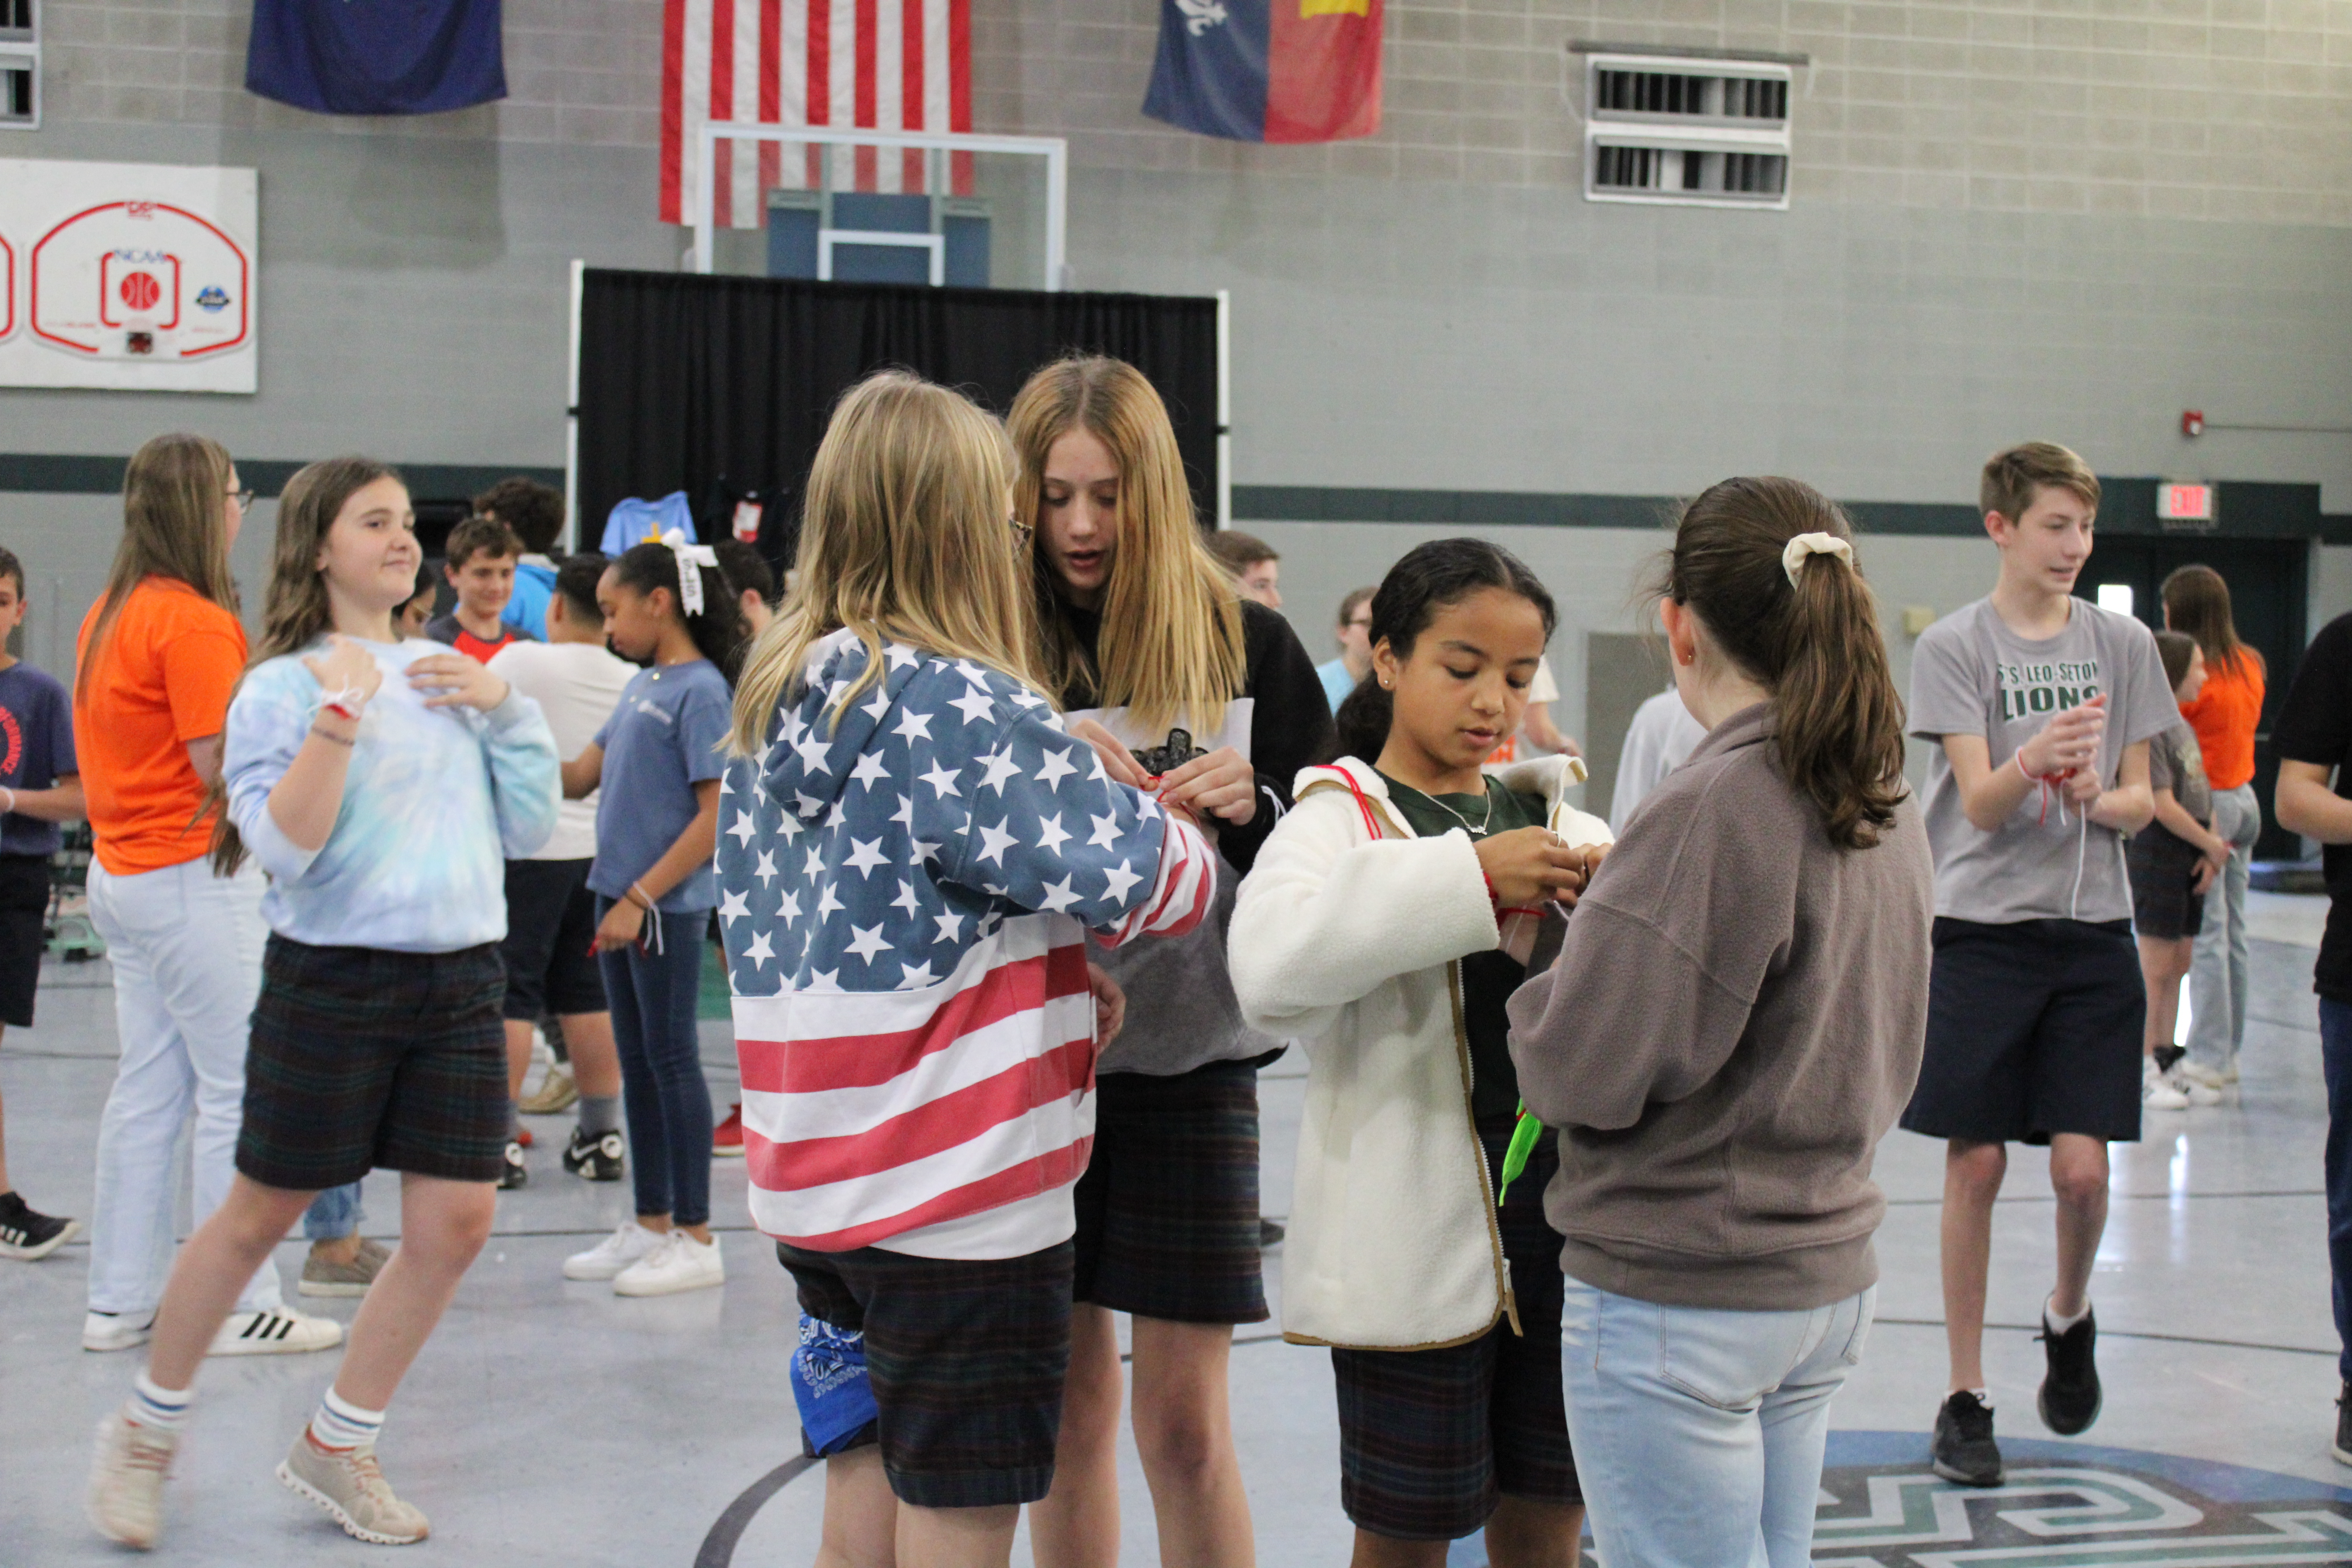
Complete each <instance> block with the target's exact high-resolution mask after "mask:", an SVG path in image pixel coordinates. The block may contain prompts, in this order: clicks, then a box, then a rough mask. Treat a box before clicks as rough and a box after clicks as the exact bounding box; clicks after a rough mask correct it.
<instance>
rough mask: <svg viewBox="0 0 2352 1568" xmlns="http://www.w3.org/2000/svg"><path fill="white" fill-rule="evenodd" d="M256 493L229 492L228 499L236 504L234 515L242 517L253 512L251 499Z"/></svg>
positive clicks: (246, 491) (251, 491)
mask: <svg viewBox="0 0 2352 1568" xmlns="http://www.w3.org/2000/svg"><path fill="white" fill-rule="evenodd" d="M256 494H257V492H256V491H254V490H249V489H244V490H231V491H229V492H228V499H229V500H233V501H235V502H236V515H237V516H239V517H243V516H244V515H245V514H246V513H247V512H249V511H251V510H253V498H254V496H255V495H256Z"/></svg>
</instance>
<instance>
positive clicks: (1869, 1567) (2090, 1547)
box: [1813, 1432, 2352, 1568]
mask: <svg viewBox="0 0 2352 1568" xmlns="http://www.w3.org/2000/svg"><path fill="white" fill-rule="evenodd" d="M1925 1448H1926V1439H1924V1438H1923V1437H1920V1436H1916V1435H1906V1434H1895V1433H1863V1432H1850V1433H1839V1434H1837V1435H1836V1436H1833V1437H1832V1441H1831V1452H1830V1461H1831V1462H1830V1467H1829V1468H1826V1469H1825V1470H1824V1471H1823V1473H1822V1497H1821V1510H1820V1513H1819V1515H1818V1521H1817V1522H1816V1523H1815V1525H1814V1529H1813V1565H1814V1568H1896V1565H1897V1564H1900V1565H1902V1568H2157V1565H2161V1568H2238V1565H2240V1564H2244V1565H2249V1568H2252V1565H2255V1564H2270V1563H2352V1492H2347V1491H2345V1490H2342V1489H2338V1488H2336V1487H2333V1486H2330V1485H2328V1484H2327V1483H2326V1482H2323V1481H2309V1480H2304V1479H2299V1478H2296V1477H2294V1476H2284V1475H2276V1474H2273V1473H2272V1472H2270V1471H2267V1470H2252V1469H2246V1468H2242V1467H2239V1466H2235V1465H2223V1464H2215V1463H2210V1462H2207V1461H2203V1460H2193V1459H2181V1458H2174V1457H2172V1456H2170V1455H2164V1454H2148V1453H2141V1452H2137V1451H2136V1450H2132V1449H2124V1448H2099V1447H2086V1446H2081V1445H2075V1444H2063V1443H2049V1442H2015V1441H2004V1442H2003V1443H2002V1444H2001V1448H2002V1453H2003V1458H2005V1459H2006V1460H2007V1463H2008V1472H2009V1473H2008V1479H2006V1480H2005V1481H2004V1483H2003V1484H2002V1485H2000V1486H1999V1487H1993V1488H1985V1489H1979V1488H1973V1487H1958V1486H1954V1485H1952V1484H1951V1483H1950V1482H1948V1481H1946V1480H1943V1479H1939V1478H1938V1477H1937V1475H1936V1474H1935V1473H1934V1472H1933V1471H1932V1470H1930V1469H1929V1468H1927V1455H1926V1453H1925ZM1898 1453H1899V1454H1900V1455H1901V1457H1899V1458H1898V1457H1897V1456H1898ZM1840 1460H1844V1461H1846V1462H1845V1463H1843V1464H1841V1463H1840V1462H1839V1461H1840Z"/></svg>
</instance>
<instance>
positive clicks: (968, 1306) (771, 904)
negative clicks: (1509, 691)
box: [719, 373, 1215, 1563]
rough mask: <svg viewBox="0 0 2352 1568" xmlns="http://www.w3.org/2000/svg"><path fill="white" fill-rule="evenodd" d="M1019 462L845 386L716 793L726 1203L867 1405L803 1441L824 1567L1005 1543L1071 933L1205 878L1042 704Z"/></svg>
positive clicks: (886, 389) (1041, 1417) (1062, 1312)
mask: <svg viewBox="0 0 2352 1568" xmlns="http://www.w3.org/2000/svg"><path fill="white" fill-rule="evenodd" d="M1015 472H1016V469H1015V465H1014V459H1013V453H1012V450H1011V448H1010V447H1009V446H1008V444H1007V443H1006V441H1005V438H1004V435H1003V429H1002V427H1001V426H998V425H997V423H996V422H995V420H993V419H992V418H991V417H990V416H987V415H986V414H983V413H982V412H981V410H979V409H978V408H976V407H974V406H973V405H971V403H969V402H967V401H966V400H965V399H964V398H963V397H961V395H958V394H956V393H954V392H951V391H949V390H947V389H945V388H942V387H939V386H934V385H932V384H929V383H927V382H923V381H921V380H919V379H917V378H915V377H913V376H909V375H906V374H898V373H886V374H881V375H877V376H875V377H873V378H871V379H869V380H867V381H866V382H864V383H862V384H860V385H858V386H857V387H856V388H854V389H852V390H851V392H850V393H849V394H848V395H846V396H845V398H844V399H843V401H842V403H841V405H840V406H839V407H838V409H836V411H835V415H834V418H833V422H832V425H831V426H830V427H829V429H828V430H827V432H826V435H825V438H824V444H823V445H822V446H821V447H819V449H818V452H817V457H816V462H815V466H814V468H813V469H812V470H811V473H810V476H809V483H808V489H807V492H806V503H805V513H804V517H803V524H802V535H801V552H800V560H799V587H798V591H797V593H796V594H795V595H794V596H793V600H792V602H791V603H790V605H788V606H787V607H786V608H785V610H784V611H783V613H782V615H781V616H779V617H778V619H777V620H776V622H775V623H774V624H773V625H772V626H770V628H769V629H768V631H767V632H766V633H765V634H763V635H762V637H761V639H760V641H759V643H758V645H757V646H756V647H755V648H754V650H753V652H752V655H751V661H750V665H749V667H748V668H747V669H746V670H745V672H744V675H743V677H742V679H741V681H740V685H739V687H738V689H737V694H736V703H735V730H734V737H733V751H734V753H735V755H734V756H733V758H732V760H731V761H730V764H729V766H728V770H727V774H726V777H725V779H724V781H723V783H722V786H721V795H720V801H719V885H720V903H719V917H720V921H721V925H722V929H723V931H724V932H725V937H726V946H727V957H728V964H729V972H730V973H729V978H730V990H731V992H732V994H733V997H734V1014H735V1033H736V1040H737V1048H738V1051H739V1053H740V1058H741V1066H742V1074H743V1089H744V1103H743V1125H744V1152H745V1156H746V1162H747V1164H748V1165H749V1168H750V1174H751V1215H752V1218H753V1220H754V1221H755V1222H756V1223H757V1224H758V1225H759V1226H760V1228H761V1230H762V1231H764V1232H766V1233H767V1234H769V1235H770V1236H772V1237H775V1238H776V1241H777V1244H778V1246H777V1250H778V1253H779V1256H780V1257H781V1258H782V1261H783V1263H784V1265H785V1267H786V1268H789V1269H791V1271H792V1272H793V1277H794V1279H795V1281H796V1283H797V1285H798V1288H799V1293H800V1301H801V1306H802V1308H803V1311H805V1312H806V1313H807V1314H808V1315H809V1316H810V1317H813V1318H814V1319H816V1320H818V1321H821V1322H823V1323H824V1324H827V1325H829V1326H831V1327H832V1328H834V1329H836V1330H840V1331H847V1332H852V1333H856V1332H860V1331H862V1332H863V1333H864V1335H865V1339H866V1358H867V1366H868V1370H869V1373H870V1376H871V1379H872V1384H873V1393H874V1397H875V1403H876V1406H877V1420H876V1421H875V1422H874V1423H873V1429H872V1431H871V1432H870V1433H865V1434H860V1435H859V1436H858V1437H857V1438H856V1439H853V1440H852V1442H851V1445H850V1446H849V1447H846V1449H845V1450H841V1451H837V1452H835V1453H834V1455H833V1457H832V1458H830V1459H829V1460H828V1465H827V1501H826V1533H827V1537H828V1542H829V1543H832V1544H833V1545H835V1547H836V1549H837V1550H838V1551H840V1552H841V1553H842V1554H843V1555H845V1556H846V1557H847V1558H848V1559H849V1560H852V1561H863V1560H866V1558H867V1556H868V1555H871V1556H873V1557H876V1558H877V1559H881V1560H887V1557H888V1555H889V1551H890V1546H891V1543H892V1542H895V1546H896V1551H897V1553H898V1556H899V1558H900V1559H901V1560H908V1561H919V1562H924V1563H1004V1562H1005V1561H1006V1559H1007V1557H1008V1555H1009V1553H1010V1551H1011V1545H1012V1538H1013V1524H1014V1521H1015V1519H1016V1517H1017V1515H1018V1511H1019V1505H1020V1504H1022V1503H1024V1502H1032V1501H1034V1500H1037V1499H1039V1498H1042V1497H1043V1496H1045V1491H1046V1489H1047V1488H1048V1487H1049V1486H1050V1485H1051V1482H1052V1479H1053V1458H1054V1447H1055V1435H1056V1428H1057V1426H1058V1422H1059V1416H1060V1408H1061V1392H1062V1377H1063V1371H1064V1368H1065V1365H1066V1362H1067V1359H1068V1352H1069V1323H1070V1291H1071V1251H1072V1249H1071V1246H1070V1237H1071V1234H1072V1231H1073V1229H1074V1223H1075V1222H1074V1216H1073V1212H1072V1207H1071V1200H1070V1190H1071V1187H1072V1186H1073V1184H1075V1183H1076V1180H1077V1178H1078V1176H1079V1174H1080V1173H1082V1172H1083V1171H1084V1170H1085V1168H1086V1163H1087V1152H1088V1150H1089V1148H1090V1146H1091V1142H1092V1137H1093V1128H1094V1061H1095V1054H1096V1051H1097V1046H1098V1041H1097V1034H1098V1012H1100V1013H1102V1014H1104V1015H1107V1016H1105V1017H1103V1018H1102V1019H1101V1020H1100V1021H1101V1022H1105V1023H1110V1024H1112V1025H1113V1026H1115V1014H1116V1000H1115V998H1116V991H1115V988H1113V987H1110V986H1109V985H1108V982H1107V981H1102V980H1100V979H1099V977H1097V976H1095V975H1091V974H1090V973H1089V970H1088V966H1087V959H1086V933H1087V931H1089V930H1091V931H1094V932H1095V933H1096V934H1097V937H1098V938H1099V939H1100V940H1102V941H1103V942H1106V943H1108V944H1111V945H1117V944H1118V943H1120V942H1127V941H1129V940H1132V939H1134V938H1136V937H1139V936H1145V935H1169V936H1172V935H1181V934H1182V933H1183V932H1185V931H1190V930H1192V927H1193V926H1194V925H1195V924H1196V923H1198V921H1200V919H1201V917H1202V913H1203V912H1204V911H1205V910H1207V909H1208V907H1209V905H1210V902H1211V900H1212V898H1213V893H1214V889H1215V871H1214V865H1213V857H1212V855H1211V853H1210V851H1209V849H1208V847H1207V845H1206V843H1205V842H1204V840H1203V839H1202V836H1201V834H1200V832H1199V830H1198V829H1197V828H1196V827H1195V826H1194V825H1193V824H1192V822H1191V821H1190V820H1188V819H1187V818H1186V817H1185V816H1182V815H1181V814H1178V813H1173V812H1171V811H1170V810H1168V809H1166V808H1163V807H1162V806H1161V805H1159V804H1158V803H1156V802H1155V801H1153V800H1152V799H1150V797H1149V796H1147V795H1143V794H1142V793H1140V792H1139V791H1137V790H1134V789H1132V788H1130V787H1129V786H1128V785H1126V784H1119V783H1118V782H1116V781H1115V780H1113V779H1112V778H1111V777H1110V776H1109V775H1108V773H1106V772H1105V771H1104V768H1103V766H1102V763H1101V760H1100V758H1099V757H1097V754H1096V752H1094V750H1093V749H1092V748H1091V747H1090V746H1089V745H1087V742H1084V741H1081V740H1079V739H1077V738H1076V737H1074V736H1072V735H1071V734H1070V733H1069V732H1068V731H1066V729H1065V727H1064V725H1063V722H1062V721H1061V719H1060V717H1059V715H1057V714H1056V713H1055V711H1054V710H1053V707H1052V705H1051V704H1050V703H1048V702H1047V701H1046V700H1045V698H1043V697H1042V696H1040V695H1039V694H1038V689H1037V682H1036V680H1035V679H1034V675H1033V673H1032V671H1031V669H1030V667H1029V658H1028V654H1027V652H1026V649H1027V648H1028V647H1029V646H1030V641H1029V637H1028V636H1027V626H1026V621H1025V616H1026V614H1027V610H1026V601H1027V591H1026V588H1027V585H1026V584H1025V583H1024V580H1023V571H1024V568H1025V565H1026V561H1027V555H1026V551H1025V543H1026V541H1025V539H1024V537H1023V536H1022V531H1021V530H1020V529H1019V528H1018V527H1017V525H1016V524H1015V523H1014V521H1012V518H1011V511H1012V506H1011V500H1012V489H1013V479H1014V475H1015ZM827 1447H828V1448H829V1449H830V1448H832V1447H834V1446H833V1445H827Z"/></svg>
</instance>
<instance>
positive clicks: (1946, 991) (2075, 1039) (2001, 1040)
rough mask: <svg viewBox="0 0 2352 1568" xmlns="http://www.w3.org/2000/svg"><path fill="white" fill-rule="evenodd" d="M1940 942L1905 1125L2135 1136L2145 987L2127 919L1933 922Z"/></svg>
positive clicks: (1998, 1135)
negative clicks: (1916, 1081) (1924, 1051)
mask: <svg viewBox="0 0 2352 1568" xmlns="http://www.w3.org/2000/svg"><path fill="white" fill-rule="evenodd" d="M1935 943H1936V959H1935V964H1934V967H1933V968H1932V969H1931V970H1930V972H1929V975H1928V981H1927V1055H1926V1057H1925V1058H1924V1059H1923V1060H1922V1061H1921V1062H1920V1064H1919V1086H1918V1088H1917V1089H1915V1090H1913V1091H1912V1095H1911V1104H1910V1106H1909V1108H1908V1109H1906V1110H1905V1111H1904V1112H1903V1125H1904V1126H1905V1127H1906V1128H1907V1129H1909V1130H1910V1131H1914V1132H1923V1133H1926V1134H1927V1136H1928V1137H1930V1138H1962V1139H1967V1140H1969V1141H1970V1142H1979V1143H2006V1142H2026V1143H2047V1142H2050V1138H2051V1135H2052V1134H2053V1133H2056V1132H2079V1133H2082V1134H2084V1136H2086V1137H2091V1138H2103V1139H2105V1140H2107V1141H2108V1142H2118V1143H2132V1142H2138V1140H2139V1100H2140V1072H2141V1068H2140V1047H2141V1036H2142V1035H2143V1034H2144V1033H2145V1032H2146V1030H2147V984H2146V982H2145V981H2144V980H2143V979H2142V978H2141V976H2140V970H2139V950H2138V949H2137V947H2136V946H2135V945H2134V944H2133V942H2132V935H2131V924H2130V922H2129V921H2108V922H2106V923H2105V924H2098V925H2094V924H2092V923H2090V922H2088V921H2058V920H2046V921H2017V922H2015V923H2013V924H2007V925H1980V924H1979V923H1978V922H1976V921H1957V920H1951V919H1948V918H1945V917H1942V916H1938V917H1937V921H1936V931H1935Z"/></svg>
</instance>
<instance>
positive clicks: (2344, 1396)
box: [2327, 1383, 2352, 1465]
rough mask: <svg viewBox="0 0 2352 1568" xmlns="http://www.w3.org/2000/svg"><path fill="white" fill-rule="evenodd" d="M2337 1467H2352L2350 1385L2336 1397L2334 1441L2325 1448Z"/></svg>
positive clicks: (2351, 1397)
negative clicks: (2334, 1458) (2331, 1455)
mask: <svg viewBox="0 0 2352 1568" xmlns="http://www.w3.org/2000/svg"><path fill="white" fill-rule="evenodd" d="M2327 1451H2328V1452H2329V1453H2331V1454H2333V1455H2335V1456H2336V1463H2337V1464H2339V1465H2352V1383H2347V1384H2345V1385H2344V1388H2343V1391H2342V1392H2341V1393H2339V1394H2336V1441H2335V1442H2333V1443H2331V1444H2329V1445H2328V1446H2327Z"/></svg>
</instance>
